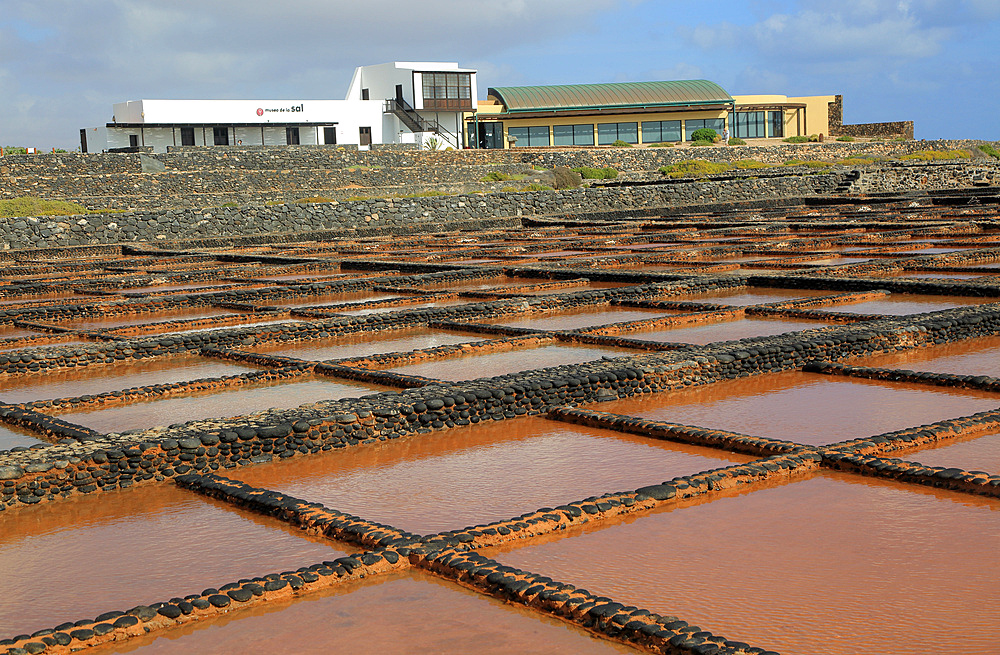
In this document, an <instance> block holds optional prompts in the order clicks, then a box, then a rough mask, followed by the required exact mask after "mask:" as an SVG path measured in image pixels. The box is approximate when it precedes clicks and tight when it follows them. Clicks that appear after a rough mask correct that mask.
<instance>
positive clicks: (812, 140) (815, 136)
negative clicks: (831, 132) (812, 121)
mask: <svg viewBox="0 0 1000 655" xmlns="http://www.w3.org/2000/svg"><path fill="white" fill-rule="evenodd" d="M809 143H819V135H818V134H810V135H809Z"/></svg>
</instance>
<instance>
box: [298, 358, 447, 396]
mask: <svg viewBox="0 0 1000 655" xmlns="http://www.w3.org/2000/svg"><path fill="white" fill-rule="evenodd" d="M339 361H341V360H330V361H326V362H320V363H319V364H317V365H316V368H315V372H316V373H317V374H319V375H326V376H329V377H334V378H343V379H345V380H355V381H357V382H367V383H369V384H380V385H382V386H385V387H393V388H396V389H415V388H419V387H426V386H428V385H432V384H441V380H436V379H432V378H425V377H423V376H422V375H405V374H403V373H394V372H392V371H374V370H371V369H365V368H358V367H356V366H344V365H342V364H338V363H337V362H339Z"/></svg>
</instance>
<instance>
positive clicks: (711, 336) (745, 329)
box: [621, 318, 827, 344]
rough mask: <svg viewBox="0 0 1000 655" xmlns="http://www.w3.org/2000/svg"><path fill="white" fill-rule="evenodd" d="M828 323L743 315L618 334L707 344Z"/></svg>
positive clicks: (814, 327) (637, 337)
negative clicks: (717, 321)
mask: <svg viewBox="0 0 1000 655" xmlns="http://www.w3.org/2000/svg"><path fill="white" fill-rule="evenodd" d="M822 327H827V324H825V323H820V322H818V321H786V320H779V319H756V318H744V319H741V320H738V321H725V322H722V323H703V324H698V325H690V326H684V325H681V326H678V327H676V328H673V329H669V330H654V331H650V332H627V333H623V334H622V335H621V336H623V337H629V338H632V339H644V340H647V341H661V342H668V343H669V342H678V343H694V344H706V343H712V342H714V341H731V340H734V339H748V338H750V337H764V336H770V335H774V334H784V333H786V332H797V331H799V330H814V329H817V328H822Z"/></svg>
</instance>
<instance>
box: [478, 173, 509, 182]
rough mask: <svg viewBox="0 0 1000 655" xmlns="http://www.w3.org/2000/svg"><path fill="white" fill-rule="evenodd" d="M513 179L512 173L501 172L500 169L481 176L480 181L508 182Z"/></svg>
mask: <svg viewBox="0 0 1000 655" xmlns="http://www.w3.org/2000/svg"><path fill="white" fill-rule="evenodd" d="M510 179H513V178H512V177H511V176H510V175H507V174H506V173H501V172H500V171H490V172H489V173H487V174H486V175H484V176H482V177H481V178H479V181H480V182H506V181H508V180H510Z"/></svg>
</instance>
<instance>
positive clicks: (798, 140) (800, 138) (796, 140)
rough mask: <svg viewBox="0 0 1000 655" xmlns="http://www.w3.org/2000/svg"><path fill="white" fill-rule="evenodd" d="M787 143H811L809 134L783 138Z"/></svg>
mask: <svg viewBox="0 0 1000 655" xmlns="http://www.w3.org/2000/svg"><path fill="white" fill-rule="evenodd" d="M782 141H784V142H785V143H809V137H807V136H789V137H785V138H784V139H782Z"/></svg>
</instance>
